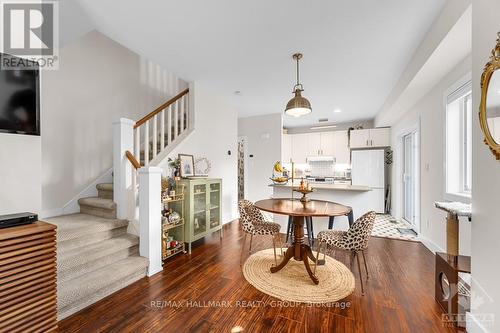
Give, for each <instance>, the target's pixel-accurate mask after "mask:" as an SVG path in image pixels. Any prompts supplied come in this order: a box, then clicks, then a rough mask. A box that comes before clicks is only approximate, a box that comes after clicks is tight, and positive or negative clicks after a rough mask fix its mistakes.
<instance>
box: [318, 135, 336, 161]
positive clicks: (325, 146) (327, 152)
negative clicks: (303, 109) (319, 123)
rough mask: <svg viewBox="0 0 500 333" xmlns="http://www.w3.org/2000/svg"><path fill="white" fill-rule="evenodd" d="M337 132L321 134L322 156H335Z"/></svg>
mask: <svg viewBox="0 0 500 333" xmlns="http://www.w3.org/2000/svg"><path fill="white" fill-rule="evenodd" d="M334 133H335V132H321V133H320V139H321V140H320V141H321V145H320V153H321V154H320V155H322V156H334V151H335V142H334V140H335V137H334Z"/></svg>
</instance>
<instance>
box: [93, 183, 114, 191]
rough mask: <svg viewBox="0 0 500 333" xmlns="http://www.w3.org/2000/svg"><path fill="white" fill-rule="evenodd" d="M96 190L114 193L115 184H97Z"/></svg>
mask: <svg viewBox="0 0 500 333" xmlns="http://www.w3.org/2000/svg"><path fill="white" fill-rule="evenodd" d="M96 188H97V189H98V190H101V191H113V183H101V184H97V185H96Z"/></svg>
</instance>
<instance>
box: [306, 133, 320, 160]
mask: <svg viewBox="0 0 500 333" xmlns="http://www.w3.org/2000/svg"><path fill="white" fill-rule="evenodd" d="M307 147H308V148H307V149H308V154H307V155H308V156H319V155H321V133H307Z"/></svg>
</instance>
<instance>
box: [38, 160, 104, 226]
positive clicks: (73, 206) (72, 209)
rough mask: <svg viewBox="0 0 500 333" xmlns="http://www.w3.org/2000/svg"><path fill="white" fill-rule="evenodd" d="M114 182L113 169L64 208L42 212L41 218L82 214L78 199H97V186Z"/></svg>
mask: <svg viewBox="0 0 500 333" xmlns="http://www.w3.org/2000/svg"><path fill="white" fill-rule="evenodd" d="M112 182H113V168H111V169H109V170H107V171H106V172H104V173H103V174H102V175H100V176H99V177H97V178H96V179H95V180H94V181H92V182H91V183H90V184H89V185H88V186H87V187H85V188H84V189H83V190H82V191H81V192H80V193H78V194H77V195H76V196H75V197H73V198H72V199H71V200H69V201H68V202H67V203H66V204H65V205H64V206H63V207H61V208H53V209H48V210H44V211H42V214H41V217H42V218H48V217H53V216H60V215H67V214H75V213H78V212H80V205H78V199H81V198H86V197H95V196H97V188H96V185H97V184H101V183H112Z"/></svg>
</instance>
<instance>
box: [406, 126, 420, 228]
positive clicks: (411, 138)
mask: <svg viewBox="0 0 500 333" xmlns="http://www.w3.org/2000/svg"><path fill="white" fill-rule="evenodd" d="M402 171H403V218H404V219H405V220H406V221H407V222H408V223H409V224H410V225H412V226H413V227H415V229H418V228H417V205H418V199H419V198H418V191H417V190H418V140H417V132H412V133H409V134H407V135H405V136H403V170H402Z"/></svg>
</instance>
